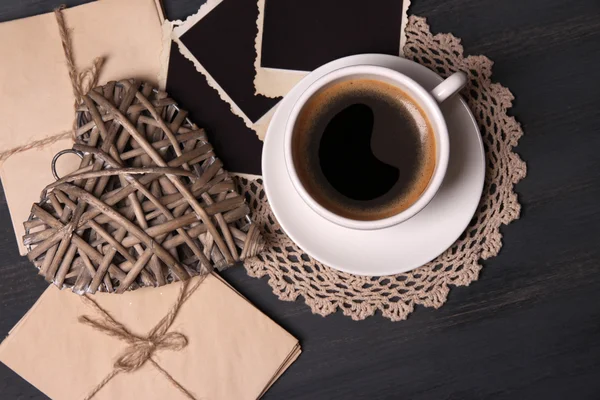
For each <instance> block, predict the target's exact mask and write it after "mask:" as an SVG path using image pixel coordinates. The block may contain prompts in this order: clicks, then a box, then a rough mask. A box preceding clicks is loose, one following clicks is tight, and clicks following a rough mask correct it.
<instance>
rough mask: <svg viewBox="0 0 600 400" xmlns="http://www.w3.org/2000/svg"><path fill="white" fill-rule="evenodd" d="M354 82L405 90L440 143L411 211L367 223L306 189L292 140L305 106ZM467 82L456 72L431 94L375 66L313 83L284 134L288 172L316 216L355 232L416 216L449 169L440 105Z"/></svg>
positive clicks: (343, 70) (353, 68) (349, 69)
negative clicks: (332, 88) (325, 92)
mask: <svg viewBox="0 0 600 400" xmlns="http://www.w3.org/2000/svg"><path fill="white" fill-rule="evenodd" d="M351 79H373V80H377V81H382V82H385V83H388V84H391V85H394V86H396V87H398V88H399V89H401V90H402V91H404V92H405V93H406V94H408V96H410V97H411V99H412V100H413V101H414V102H415V103H417V104H418V105H419V106H420V108H421V109H422V110H423V112H424V113H425V115H426V117H427V119H428V120H429V122H430V123H431V127H432V130H433V133H434V136H435V143H436V161H435V169H434V171H433V174H432V175H431V178H430V180H429V184H428V185H427V187H426V188H425V190H424V191H423V193H422V194H421V196H420V197H419V198H418V199H417V200H416V201H415V202H414V203H413V204H412V205H411V206H409V207H408V208H406V209H405V210H403V211H401V212H399V213H398V214H395V215H393V216H391V217H387V218H383V219H377V220H371V221H364V220H354V219H351V218H346V217H343V216H340V215H338V214H336V213H334V212H332V211H330V210H328V209H326V208H325V207H323V206H322V205H321V204H319V203H318V202H317V201H316V200H315V199H314V198H313V197H312V196H311V195H310V194H309V193H308V192H307V190H306V188H305V187H304V185H303V184H302V182H301V181H300V178H299V176H298V173H297V171H296V168H295V165H294V159H293V151H292V137H293V135H294V131H295V129H294V128H295V125H296V121H297V119H298V115H299V114H300V112H301V111H302V108H303V107H304V105H305V104H306V103H307V102H308V101H309V100H310V99H311V98H312V97H313V96H315V95H316V94H317V93H319V92H320V91H322V90H324V89H326V88H328V87H330V86H331V85H334V84H336V83H340V82H343V81H347V80H351ZM466 83H467V76H466V74H464V73H463V72H456V73H454V74H453V75H451V76H450V77H448V78H447V79H446V80H444V81H443V82H442V83H440V84H439V85H438V86H436V87H435V88H434V89H433V90H432V91H431V92H428V91H427V90H426V89H424V88H423V87H422V86H421V85H419V84H418V83H417V82H415V81H414V80H412V79H411V78H409V77H408V76H406V75H404V74H402V73H400V72H398V71H394V70H392V69H389V68H384V67H379V66H374V65H355V66H350V67H344V68H340V69H337V70H335V71H332V72H330V73H328V74H327V75H325V76H323V77H321V78H319V79H318V80H316V81H315V82H314V83H313V84H311V85H310V86H309V87H308V88H307V89H306V91H304V93H302V95H301V96H300V97H299V98H298V100H297V101H296V103H295V104H294V106H293V108H292V111H291V113H290V115H289V116H288V119H287V124H286V128H285V133H284V158H285V165H286V168H287V172H288V174H289V176H290V178H291V180H292V183H293V185H294V188H295V189H296V191H297V192H298V194H299V195H300V196H301V197H302V199H303V200H304V202H305V203H306V204H308V206H310V208H312V209H313V210H314V211H315V212H316V213H318V214H319V215H321V216H322V217H323V218H326V219H328V220H329V221H331V222H333V223H336V224H338V225H341V226H344V227H347V228H352V229H382V228H386V227H389V226H392V225H396V224H399V223H401V222H403V221H406V220H407V219H409V218H411V217H413V216H414V215H416V214H417V213H418V212H419V211H421V210H422V209H423V208H425V206H426V205H427V204H428V203H429V202H430V201H431V199H433V196H435V194H436V192H437V191H438V189H439V188H440V185H441V184H442V181H443V180H444V176H445V174H446V169H447V167H448V158H449V153H450V144H449V137H448V128H447V126H446V121H445V120H444V116H443V114H442V111H441V110H440V107H439V104H440V103H442V102H443V101H445V100H446V99H448V98H450V97H451V96H452V95H454V94H456V93H457V92H458V91H460V90H461V89H462V88H463V87H464V86H465V84H466Z"/></svg>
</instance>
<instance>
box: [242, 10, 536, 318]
mask: <svg viewBox="0 0 600 400" xmlns="http://www.w3.org/2000/svg"><path fill="white" fill-rule="evenodd" d="M404 52H405V54H406V57H408V58H410V59H412V60H414V61H416V62H418V63H420V64H422V65H425V66H427V67H429V68H430V69H432V70H433V71H435V72H437V73H438V74H440V75H442V76H444V77H445V76H448V75H450V74H451V73H453V72H455V71H458V70H460V71H465V72H467V73H468V74H469V78H470V79H469V84H468V86H467V88H466V89H465V90H464V91H463V92H462V93H463V96H464V97H465V99H466V100H467V102H468V103H469V106H470V108H471V110H472V111H473V114H474V115H475V118H476V119H477V122H478V124H479V128H480V130H481V134H482V137H483V141H484V145H485V151H486V162H487V167H486V180H485V186H484V189H483V195H482V199H481V202H480V204H479V207H478V209H477V211H476V213H475V216H474V217H473V220H472V222H471V224H470V226H469V227H468V228H467V230H466V231H465V232H464V233H463V235H462V236H461V237H460V238H459V239H458V240H457V241H456V243H454V245H453V246H452V247H451V248H449V249H448V250H446V251H445V252H444V253H443V254H442V255H440V256H439V257H437V258H436V259H435V260H433V261H431V262H430V263H428V264H426V265H424V266H422V267H420V268H417V269H415V270H413V271H411V272H408V273H403V274H399V275H394V276H383V277H363V276H355V275H351V274H347V273H344V272H339V271H337V270H334V269H332V268H329V267H327V266H325V265H323V264H321V263H319V262H318V261H316V260H314V259H312V258H311V257H309V256H308V255H307V254H306V253H304V252H303V251H302V250H301V249H300V248H299V247H298V246H296V244H294V243H293V242H292V241H291V239H290V238H289V237H287V236H286V234H285V233H284V232H283V230H282V229H281V227H280V226H279V224H278V223H277V221H276V220H275V218H274V216H273V213H272V211H271V209H270V207H269V205H268V202H267V199H266V195H265V192H264V190H263V186H262V181H260V180H257V181H248V180H245V179H240V180H239V184H240V186H241V189H242V190H245V191H246V193H247V196H248V198H249V200H250V201H249V203H250V206H251V209H252V211H253V216H254V218H255V220H256V221H257V222H258V223H259V224H260V225H261V226H263V227H264V232H263V234H264V237H265V239H266V241H267V249H266V251H264V252H263V253H261V254H259V255H258V256H257V257H254V258H251V259H249V260H246V262H245V267H246V270H247V272H248V274H250V275H251V276H254V277H262V276H265V275H266V276H268V279H269V284H270V285H271V287H272V288H273V292H274V293H275V294H276V295H277V296H278V297H279V298H280V299H281V300H286V301H292V300H296V299H297V298H298V296H302V297H303V298H304V300H305V302H306V304H308V305H309V306H310V308H311V309H312V311H313V312H314V313H317V314H320V315H323V316H326V315H328V314H331V313H334V312H335V311H336V310H337V309H340V310H342V312H343V313H344V315H347V316H349V317H351V318H352V319H355V320H360V319H364V318H366V317H368V316H371V315H373V314H374V313H375V312H376V311H377V310H379V311H381V313H382V314H383V315H384V316H385V317H386V318H389V319H391V320H393V321H398V320H403V319H406V317H407V316H408V314H410V313H411V312H412V311H413V309H414V306H415V304H421V305H424V306H426V307H435V308H438V307H440V306H442V305H443V304H444V303H445V302H446V298H447V296H448V292H449V291H450V289H449V286H450V285H455V286H465V285H469V284H470V283H471V282H473V281H475V280H477V278H478V275H479V271H480V270H481V264H480V260H485V259H488V258H490V257H493V256H495V255H497V254H498V252H499V251H500V248H501V246H502V242H501V239H502V235H501V233H500V226H501V225H502V224H508V223H509V222H511V221H513V220H514V219H517V218H518V217H519V211H520V205H519V202H518V201H517V196H516V195H515V193H514V191H513V186H514V184H515V183H517V182H518V181H519V180H520V179H522V178H523V177H524V176H525V174H526V168H525V163H524V162H523V161H522V160H521V159H520V158H519V156H518V155H516V154H515V153H513V147H514V146H515V145H516V144H517V141H518V140H519V138H520V137H521V135H522V134H523V132H522V130H521V128H520V126H519V124H518V123H517V122H516V121H515V119H514V118H513V117H510V116H508V115H507V110H508V109H509V108H510V107H511V105H512V100H513V96H512V94H511V93H510V91H509V90H508V89H507V88H505V87H503V86H501V85H500V84H498V83H492V81H491V76H492V61H490V60H489V59H488V58H487V57H484V56H468V57H465V56H464V55H463V48H462V46H461V45H460V39H457V38H456V37H454V36H452V35H451V34H438V35H432V34H431V32H430V31H429V26H428V25H427V23H426V22H425V19H424V18H420V17H415V16H412V17H410V19H409V22H408V26H407V43H406V46H405V48H404Z"/></svg>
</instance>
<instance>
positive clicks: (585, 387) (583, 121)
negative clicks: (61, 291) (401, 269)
mask: <svg viewBox="0 0 600 400" xmlns="http://www.w3.org/2000/svg"><path fill="white" fill-rule="evenodd" d="M249 1H253V0H249ZM80 2H81V1H68V2H67V3H71V4H74V3H80ZM58 3H60V1H59V0H3V1H2V3H1V4H0V20H2V21H4V20H10V19H14V18H19V17H24V16H28V15H33V14H37V13H40V12H46V11H50V10H51V9H52V8H53V7H55V6H56V5H57V4H58ZM165 3H166V9H167V14H168V16H169V18H171V19H173V18H183V17H185V16H186V15H188V14H190V13H192V12H194V11H195V10H196V9H197V8H198V6H199V5H200V4H201V3H202V1H201V0H195V1H194V0H179V1H177V0H172V1H169V0H166V2H165ZM410 12H411V13H414V14H417V15H421V16H425V17H427V18H428V21H429V22H430V24H431V27H432V30H433V31H434V32H453V33H454V34H455V35H456V36H458V37H460V38H462V39H463V41H462V43H463V45H464V47H465V51H466V52H467V53H469V54H485V55H487V56H488V57H490V58H491V59H492V60H494V61H495V67H494V78H495V80H497V81H498V82H500V83H502V84H503V85H505V86H507V87H509V88H510V89H511V90H512V92H513V93H514V94H515V96H516V101H515V107H514V108H513V115H515V116H516V117H517V119H518V120H519V121H520V122H521V123H522V125H523V128H524V130H525V136H524V137H523V138H522V139H521V141H520V144H519V147H518V149H517V150H518V152H519V153H520V154H521V156H522V157H523V159H525V161H526V162H527V165H528V170H529V172H528V176H527V178H526V179H525V180H523V181H522V182H521V183H520V184H519V185H518V186H517V192H518V194H519V199H520V201H521V203H522V204H523V212H522V215H521V219H520V220H519V221H516V222H514V223H512V224H511V225H509V226H507V227H505V228H504V229H502V231H503V233H504V247H503V249H502V251H501V252H500V254H499V256H498V257H496V258H494V259H493V260H490V261H488V262H485V263H484V269H483V271H482V273H481V276H480V278H479V281H477V282H475V283H473V284H472V285H471V286H470V287H464V288H455V289H452V291H451V293H450V297H449V299H448V302H447V303H446V305H445V306H444V307H442V308H441V309H439V310H432V309H424V308H418V309H417V310H416V311H415V313H414V314H412V315H411V316H410V318H409V319H408V320H407V321H404V322H396V323H393V322H390V321H388V320H386V319H384V318H382V317H380V316H375V317H372V318H368V319H367V320H365V321H361V322H354V321H352V320H350V319H348V318H346V317H344V316H342V315H340V314H336V315H332V316H329V317H327V318H322V317H320V316H316V315H313V314H311V312H310V310H309V308H308V307H307V306H305V305H304V303H303V302H302V301H297V302H294V303H286V302H281V301H278V300H277V299H276V298H275V296H274V295H273V294H272V293H271V290H270V288H269V286H268V284H267V282H266V281H265V280H264V279H263V280H257V279H252V278H249V277H248V276H247V275H246V274H245V272H244V269H243V268H235V269H233V270H230V271H228V272H227V273H226V274H225V275H226V279H227V280H228V281H230V282H231V283H232V284H233V285H234V286H235V287H236V288H238V289H239V290H240V291H241V292H242V293H243V294H244V295H245V296H247V297H248V298H249V299H250V301H252V302H253V303H254V304H256V305H257V306H258V307H259V308H260V309H262V310H263V311H264V312H265V313H266V314H267V315H269V316H270V317H272V318H273V319H274V320H275V321H277V322H278V323H280V324H281V325H282V326H283V327H284V328H286V329H287V330H289V331H290V332H291V333H292V334H294V335H295V336H297V337H298V338H299V339H300V340H301V342H302V346H303V351H304V352H303V354H302V356H301V357H300V359H299V360H298V361H297V362H296V363H295V364H294V365H293V366H292V367H291V368H290V370H289V371H288V372H286V373H285V375H284V376H283V377H282V378H281V379H280V380H279V381H278V382H277V383H276V384H275V385H274V386H273V388H272V389H271V390H270V391H269V392H268V394H267V396H266V397H265V398H266V399H290V400H292V399H400V398H403V399H409V398H412V399H479V398H494V399H542V398H543V399H563V398H573V399H597V398H600V379H599V378H600V157H599V153H600V99H599V97H598V96H599V92H600V83H599V81H600V79H599V77H598V74H599V73H600V1H598V0H572V1H568V0H507V1H496V0H453V1H446V0H413V5H412V7H411V9H410ZM3 40H6V38H3ZM0 62H2V61H1V57H0ZM0 95H2V94H0ZM0 197H1V201H2V203H1V204H0V277H1V279H0V337H4V336H5V335H6V334H7V333H8V331H9V329H10V328H11V327H12V326H13V325H14V324H15V323H16V322H17V321H18V320H19V319H20V318H21V317H22V316H23V314H24V313H25V312H26V311H27V310H28V309H29V307H30V306H31V305H32V304H33V303H34V301H35V300H36V299H37V298H38V296H39V295H40V294H41V293H42V291H43V290H44V289H45V287H46V284H45V283H44V282H43V281H42V280H41V279H32V277H33V276H34V274H33V273H32V271H31V266H30V265H29V264H28V262H27V261H26V260H25V259H24V258H21V257H19V255H18V253H17V246H16V243H15V238H14V234H13V231H12V227H11V223H10V216H9V214H8V209H7V207H6V202H5V201H4V198H3V196H0ZM40 356H43V355H40ZM43 398H45V397H44V395H42V394H41V393H40V392H38V391H37V390H36V389H35V388H34V387H32V386H30V385H29V384H28V383H27V382H25V381H24V380H22V379H21V378H20V377H19V376H17V375H16V374H14V373H13V372H12V371H10V370H9V369H8V368H6V367H5V366H4V365H3V364H0V399H43Z"/></svg>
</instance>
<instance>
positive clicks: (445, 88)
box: [430, 71, 467, 103]
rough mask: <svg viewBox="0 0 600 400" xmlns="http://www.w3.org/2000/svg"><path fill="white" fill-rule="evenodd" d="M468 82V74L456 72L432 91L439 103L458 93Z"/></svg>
mask: <svg viewBox="0 0 600 400" xmlns="http://www.w3.org/2000/svg"><path fill="white" fill-rule="evenodd" d="M466 84H467V74H465V73H464V72H460V71H459V72H455V73H453V74H452V75H450V76H449V77H448V78H446V79H445V80H444V82H442V83H440V84H439V85H437V86H436V87H435V88H434V89H433V90H432V91H431V92H430V93H431V95H432V96H433V98H434V99H435V100H436V101H437V102H438V103H443V102H444V101H446V100H447V99H448V98H450V97H452V96H453V95H455V94H456V93H458V92H459V91H460V90H461V89H462V88H464V87H465V85H466Z"/></svg>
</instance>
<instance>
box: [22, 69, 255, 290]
mask: <svg viewBox="0 0 600 400" xmlns="http://www.w3.org/2000/svg"><path fill="white" fill-rule="evenodd" d="M77 125H78V129H77V130H76V135H77V143H76V144H75V145H74V146H73V150H70V151H72V152H76V153H77V154H78V155H80V157H81V158H82V160H81V164H80V168H79V169H78V170H77V171H75V172H73V173H71V174H70V175H68V176H66V177H64V178H62V179H58V180H57V181H56V182H54V183H52V184H51V185H49V186H47V187H46V188H45V189H44V191H43V192H42V196H41V200H40V202H39V203H36V204H34V205H33V208H32V211H31V216H30V218H29V220H28V221H26V222H25V230H26V235H25V236H24V237H23V242H24V244H25V245H26V246H28V249H29V253H28V255H27V257H28V258H29V260H31V261H32V262H33V263H34V265H35V266H36V267H37V268H38V269H39V271H40V274H41V275H43V276H44V277H45V278H46V280H47V281H49V282H52V283H54V284H55V285H56V286H58V287H59V288H63V287H72V288H73V291H74V292H76V293H79V294H82V293H95V292H96V291H97V290H100V291H108V292H115V293H122V292H124V291H125V290H127V289H136V288H138V287H141V286H160V285H164V284H166V283H170V282H172V281H176V280H185V279H188V278H190V277H191V276H194V275H198V274H202V273H206V272H208V271H210V270H212V269H213V268H218V269H222V268H224V267H226V266H230V265H232V264H234V263H235V262H237V261H240V260H243V259H245V258H247V257H251V256H253V255H255V254H256V253H257V252H258V251H260V249H261V247H262V245H263V241H262V238H261V237H260V234H259V232H258V229H257V228H256V225H253V224H252V222H251V220H250V218H249V216H248V213H249V208H248V206H247V205H246V203H245V201H244V198H243V197H242V196H240V195H239V194H238V193H237V192H236V189H235V185H234V182H233V181H232V179H231V177H230V176H229V175H228V173H227V172H226V171H225V170H224V169H223V166H222V163H221V161H220V160H219V159H218V158H217V157H216V156H215V154H214V152H213V149H212V146H211V145H210V143H209V142H208V140H207V137H206V134H205V132H204V130H202V129H199V128H198V127H197V126H196V125H195V124H193V123H192V122H191V121H190V120H189V119H188V118H187V112H186V111H184V110H181V109H179V108H178V107H177V104H176V103H175V101H174V100H173V99H171V98H169V96H168V95H167V93H165V92H162V91H159V90H156V89H154V88H153V87H152V86H151V85H149V84H140V83H139V82H136V81H134V80H126V81H121V82H118V83H117V82H110V83H108V84H107V85H105V86H103V87H99V88H96V89H94V90H92V91H90V93H88V94H87V95H86V96H85V97H84V102H83V103H82V104H81V105H80V107H79V109H78V114H77Z"/></svg>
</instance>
